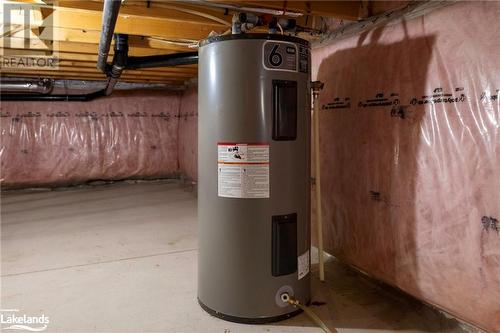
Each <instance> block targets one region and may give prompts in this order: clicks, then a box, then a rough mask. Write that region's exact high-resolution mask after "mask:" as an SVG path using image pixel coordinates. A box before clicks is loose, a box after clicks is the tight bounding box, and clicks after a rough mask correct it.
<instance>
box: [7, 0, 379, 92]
mask: <svg viewBox="0 0 500 333" xmlns="http://www.w3.org/2000/svg"><path fill="white" fill-rule="evenodd" d="M4 3H5V6H4V7H3V8H4V11H7V10H8V11H9V12H10V13H3V14H2V17H3V18H4V19H5V21H6V22H4V24H3V27H4V28H3V29H4V31H3V32H2V38H1V39H0V47H1V50H2V53H1V55H2V56H3V57H4V60H3V61H2V74H1V75H2V77H33V78H56V79H67V80H73V79H76V80H104V79H106V74H104V73H103V72H101V71H100V70H98V69H97V68H96V62H97V54H98V44H99V39H100V35H101V27H102V10H103V1H66V0H62V1H37V0H28V1H4ZM367 3H368V2H361V1H328V2H324V1H247V2H236V1H210V2H208V1H127V0H124V1H122V5H121V8H120V12H119V17H118V20H117V24H116V28H115V33H123V34H128V35H129V56H148V55H164V54H172V53H179V52H189V51H196V49H197V43H198V42H199V41H200V40H202V39H204V38H207V37H208V36H209V35H210V34H212V35H213V34H223V33H227V32H228V31H230V29H231V19H232V16H233V14H234V13H237V12H240V11H241V12H252V11H254V12H255V13H258V14H263V12H268V13H273V14H274V16H280V14H283V13H284V14H286V15H288V16H289V17H293V18H295V19H296V20H297V24H298V25H299V26H301V27H304V28H309V29H316V30H317V31H318V32H319V31H322V29H323V30H324V29H325V22H326V21H328V20H331V19H332V18H335V19H339V20H343V21H344V22H347V21H352V20H357V19H358V18H360V17H363V16H367V15H369V14H375V12H374V11H373V10H372V11H371V12H370V11H369V10H367ZM370 8H371V9H373V6H371V7H370ZM26 9H29V10H26ZM263 9H264V10H263ZM266 10H267V11H266ZM26 13H29V19H27V17H26ZM273 14H271V15H273ZM7 18H9V19H10V21H8V20H9V19H7ZM252 31H255V32H264V31H267V27H265V26H264V27H258V28H256V29H254V30H252ZM299 35H300V36H301V37H303V38H307V39H309V40H313V39H315V38H317V37H318V34H317V33H316V34H314V33H311V32H301V33H299ZM51 50H54V51H55V52H56V53H55V54H53V53H51ZM19 51H22V54H23V55H24V56H36V57H40V56H43V55H55V58H57V59H59V62H58V66H57V67H55V68H40V67H36V68H35V67H33V68H23V69H20V68H18V67H16V66H14V68H9V67H12V66H7V65H6V64H5V57H6V56H9V55H17V54H19ZM112 57H113V47H111V49H110V53H109V56H108V63H110V62H111V60H112ZM196 76H197V65H183V66H176V67H160V68H146V69H140V70H125V71H124V72H123V74H122V75H121V77H120V81H121V82H140V83H144V82H147V83H164V84H170V85H172V84H174V85H184V83H185V82H186V81H189V80H190V79H193V78H195V77H196Z"/></svg>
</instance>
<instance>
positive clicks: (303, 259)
mask: <svg viewBox="0 0 500 333" xmlns="http://www.w3.org/2000/svg"><path fill="white" fill-rule="evenodd" d="M309 266H310V263H309V250H307V251H306V252H305V253H304V254H303V255H301V256H299V257H298V258H297V267H298V275H299V280H300V279H302V278H303V277H304V276H306V275H307V274H308V273H309Z"/></svg>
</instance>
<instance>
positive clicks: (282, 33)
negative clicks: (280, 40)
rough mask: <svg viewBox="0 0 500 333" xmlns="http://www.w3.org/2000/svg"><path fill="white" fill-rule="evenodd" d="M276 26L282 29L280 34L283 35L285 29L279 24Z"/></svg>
mask: <svg viewBox="0 0 500 333" xmlns="http://www.w3.org/2000/svg"><path fill="white" fill-rule="evenodd" d="M276 25H277V26H278V28H280V32H281V34H282V35H283V27H282V26H281V24H279V22H276Z"/></svg>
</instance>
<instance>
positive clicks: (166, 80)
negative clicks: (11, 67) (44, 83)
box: [2, 72, 184, 84]
mask: <svg viewBox="0 0 500 333" xmlns="http://www.w3.org/2000/svg"><path fill="white" fill-rule="evenodd" d="M2 76H5V77H31V78H54V79H59V78H60V79H71V80H97V81H104V80H106V77H103V76H98V75H93V74H85V75H83V74H81V73H72V72H57V73H39V74H35V73H25V72H16V73H9V72H5V73H4V72H2ZM120 81H123V82H164V83H171V84H184V80H173V79H170V78H157V77H133V76H124V77H122V78H120Z"/></svg>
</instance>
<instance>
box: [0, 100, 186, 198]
mask: <svg viewBox="0 0 500 333" xmlns="http://www.w3.org/2000/svg"><path fill="white" fill-rule="evenodd" d="M179 104H180V95H179V94H175V93H170V94H169V93H165V92H116V93H114V94H113V96H110V97H105V98H100V99H97V100H94V101H91V102H2V103H1V116H2V117H1V146H0V159H1V177H0V178H1V185H2V188H9V187H26V186H40V185H51V186H54V185H63V184H72V183H78V182H84V181H88V180H94V179H125V178H151V177H153V178H154V177H167V176H172V175H174V174H175V173H177V171H178V160H177V130H178V112H179Z"/></svg>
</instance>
